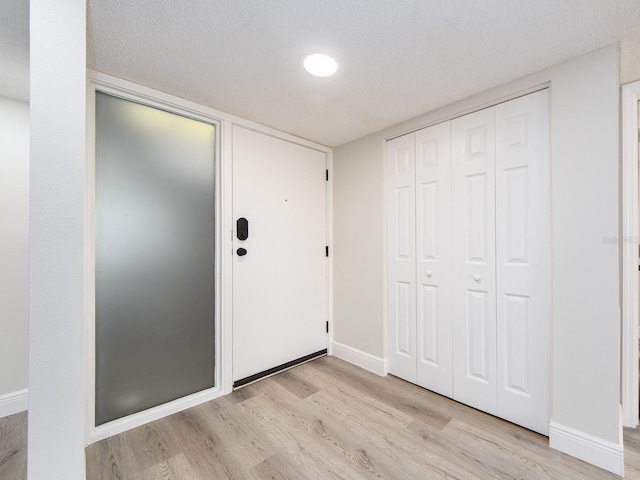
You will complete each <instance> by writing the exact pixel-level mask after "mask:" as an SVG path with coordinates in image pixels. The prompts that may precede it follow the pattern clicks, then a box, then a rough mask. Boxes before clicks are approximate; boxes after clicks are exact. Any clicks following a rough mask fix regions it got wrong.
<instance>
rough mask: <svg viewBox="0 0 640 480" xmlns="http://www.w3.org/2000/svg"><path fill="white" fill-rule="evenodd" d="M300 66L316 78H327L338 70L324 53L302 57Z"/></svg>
mask: <svg viewBox="0 0 640 480" xmlns="http://www.w3.org/2000/svg"><path fill="white" fill-rule="evenodd" d="M302 66H303V67H304V69H305V70H306V71H307V72H309V73H310V74H311V75H315V76H316V77H329V76H331V75H333V74H334V73H336V70H338V63H337V62H336V61H335V60H334V59H333V58H331V57H330V56H329V55H325V54H324V53H312V54H311V55H307V56H306V57H304V60H303V61H302Z"/></svg>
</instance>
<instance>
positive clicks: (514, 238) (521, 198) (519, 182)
mask: <svg viewBox="0 0 640 480" xmlns="http://www.w3.org/2000/svg"><path fill="white" fill-rule="evenodd" d="M505 195H506V198H507V205H506V210H507V212H506V218H505V231H504V235H505V239H506V241H505V246H506V248H505V254H506V259H505V261H506V262H507V263H521V264H522V263H527V246H528V245H527V237H528V233H529V232H528V231H527V230H528V229H527V225H528V224H529V221H530V218H529V167H528V166H523V167H516V168H510V169H508V170H506V171H505Z"/></svg>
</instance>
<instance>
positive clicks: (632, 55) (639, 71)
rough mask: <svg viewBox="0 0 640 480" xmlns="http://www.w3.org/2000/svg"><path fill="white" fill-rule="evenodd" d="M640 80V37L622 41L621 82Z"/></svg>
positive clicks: (622, 83)
mask: <svg viewBox="0 0 640 480" xmlns="http://www.w3.org/2000/svg"><path fill="white" fill-rule="evenodd" d="M636 80H640V38H636V39H627V40H624V41H622V42H620V84H621V85H624V84H625V83H630V82H635V81H636Z"/></svg>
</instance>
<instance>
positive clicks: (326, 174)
mask: <svg viewBox="0 0 640 480" xmlns="http://www.w3.org/2000/svg"><path fill="white" fill-rule="evenodd" d="M324 173H325V179H326V180H327V182H328V181H329V170H325V171H324Z"/></svg>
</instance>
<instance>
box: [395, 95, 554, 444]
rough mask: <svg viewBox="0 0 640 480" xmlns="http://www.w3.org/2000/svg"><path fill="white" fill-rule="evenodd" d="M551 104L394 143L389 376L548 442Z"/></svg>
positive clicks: (506, 107) (544, 98)
mask: <svg viewBox="0 0 640 480" xmlns="http://www.w3.org/2000/svg"><path fill="white" fill-rule="evenodd" d="M548 102H549V96H548V92H547V91H546V90H545V91H541V92H537V93H534V94H531V95H526V96H523V97H520V98H517V99H515V100H512V101H509V102H505V103H502V104H499V105H497V106H495V107H491V108H488V109H484V110H481V111H478V112H475V113H472V114H469V115H465V116H462V117H459V118H456V119H454V120H452V121H450V122H445V123H442V124H439V125H435V126H433V127H429V128H426V129H423V130H420V131H418V132H415V133H412V134H408V135H404V136H402V137H399V138H396V139H393V140H390V141H388V142H387V235H388V236H387V246H388V346H389V348H388V357H389V372H390V373H392V374H394V375H396V376H399V377H401V378H404V379H406V380H408V381H411V382H414V383H417V384H418V385H421V386H423V387H425V388H428V389H430V390H433V391H436V392H438V393H441V394H443V395H447V396H450V397H452V398H454V399H455V400H457V401H460V402H462V403H466V404H468V405H471V406H473V407H475V408H478V409H480V410H483V411H486V412H488V413H491V414H494V415H497V416H499V417H502V418H505V419H507V420H510V421H512V422H514V423H517V424H519V425H522V426H524V427H527V428H529V429H531V430H535V431H537V432H540V433H543V434H548V423H549V378H550V371H549V350H550V340H549V338H550V334H549V327H550V281H551V280H550V190H549V123H548V122H549V111H548Z"/></svg>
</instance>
